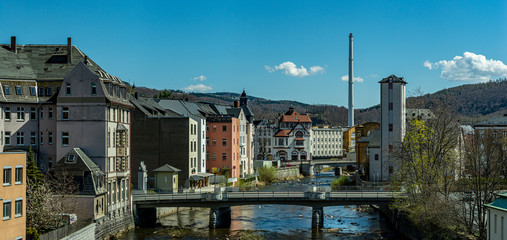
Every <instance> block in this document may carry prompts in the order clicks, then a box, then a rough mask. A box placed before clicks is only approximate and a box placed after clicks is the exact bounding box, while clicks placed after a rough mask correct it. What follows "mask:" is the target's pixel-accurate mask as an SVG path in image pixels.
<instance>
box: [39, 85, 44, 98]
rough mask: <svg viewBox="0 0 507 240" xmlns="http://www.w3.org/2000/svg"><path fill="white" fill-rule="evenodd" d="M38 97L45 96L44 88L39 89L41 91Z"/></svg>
mask: <svg viewBox="0 0 507 240" xmlns="http://www.w3.org/2000/svg"><path fill="white" fill-rule="evenodd" d="M37 95H39V96H44V88H43V87H39V90H38V91H37Z"/></svg>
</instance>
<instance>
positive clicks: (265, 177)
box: [259, 166, 276, 183]
mask: <svg viewBox="0 0 507 240" xmlns="http://www.w3.org/2000/svg"><path fill="white" fill-rule="evenodd" d="M259 179H260V180H261V181H262V182H265V183H272V182H273V181H275V179H276V169H275V168H274V167H266V166H264V167H262V169H260V170H259Z"/></svg>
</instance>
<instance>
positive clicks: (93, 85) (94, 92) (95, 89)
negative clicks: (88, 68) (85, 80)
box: [92, 83, 97, 95]
mask: <svg viewBox="0 0 507 240" xmlns="http://www.w3.org/2000/svg"><path fill="white" fill-rule="evenodd" d="M92 95H97V84H95V83H92Z"/></svg>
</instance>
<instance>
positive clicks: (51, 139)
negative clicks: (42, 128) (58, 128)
mask: <svg viewBox="0 0 507 240" xmlns="http://www.w3.org/2000/svg"><path fill="white" fill-rule="evenodd" d="M48 144H53V132H48Z"/></svg>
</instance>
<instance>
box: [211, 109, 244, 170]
mask: <svg viewBox="0 0 507 240" xmlns="http://www.w3.org/2000/svg"><path fill="white" fill-rule="evenodd" d="M206 120H207V121H206V122H207V126H206V139H207V140H206V141H207V145H208V148H207V149H208V157H207V158H206V160H207V161H206V167H207V168H208V170H207V171H208V172H214V170H213V169H216V170H218V169H220V170H224V169H227V170H228V172H229V177H231V178H239V177H240V173H241V172H240V164H241V162H240V159H241V156H240V149H241V148H240V121H239V119H238V118H235V117H232V116H227V115H222V116H219V115H217V116H209V117H207V118H206ZM222 172H224V171H222Z"/></svg>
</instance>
